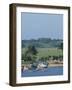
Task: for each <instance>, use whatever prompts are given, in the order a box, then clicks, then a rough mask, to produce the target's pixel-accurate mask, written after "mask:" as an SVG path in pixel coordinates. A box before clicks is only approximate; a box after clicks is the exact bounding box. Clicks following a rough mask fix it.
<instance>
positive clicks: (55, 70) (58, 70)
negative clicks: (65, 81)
mask: <svg viewBox="0 0 72 90" xmlns="http://www.w3.org/2000/svg"><path fill="white" fill-rule="evenodd" d="M54 75H63V67H62V66H61V67H48V68H45V69H43V70H27V71H24V72H22V74H21V76H22V77H33V76H54Z"/></svg>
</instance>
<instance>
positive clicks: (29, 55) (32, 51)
mask: <svg viewBox="0 0 72 90" xmlns="http://www.w3.org/2000/svg"><path fill="white" fill-rule="evenodd" d="M37 53H38V52H37V49H36V48H35V46H34V45H32V46H31V45H29V46H28V49H27V50H26V52H25V54H24V55H23V59H24V60H25V61H32V62H33V61H35V60H36V55H37Z"/></svg>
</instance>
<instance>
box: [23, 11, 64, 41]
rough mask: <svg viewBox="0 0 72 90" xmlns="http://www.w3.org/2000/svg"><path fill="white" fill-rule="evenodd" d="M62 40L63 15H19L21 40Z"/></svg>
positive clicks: (24, 13) (26, 13)
mask: <svg viewBox="0 0 72 90" xmlns="http://www.w3.org/2000/svg"><path fill="white" fill-rule="evenodd" d="M38 38H51V39H63V15H62V14H50V13H49V14H48V13H28V12H22V13H21V39H22V40H30V39H38Z"/></svg>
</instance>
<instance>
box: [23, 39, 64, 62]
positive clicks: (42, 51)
mask: <svg viewBox="0 0 72 90" xmlns="http://www.w3.org/2000/svg"><path fill="white" fill-rule="evenodd" d="M37 60H38V61H48V60H63V42H62V40H59V39H57V40H56V39H53V40H52V39H50V38H39V39H38V40H34V39H32V40H22V62H25V63H26V62H27V63H33V62H36V61H37Z"/></svg>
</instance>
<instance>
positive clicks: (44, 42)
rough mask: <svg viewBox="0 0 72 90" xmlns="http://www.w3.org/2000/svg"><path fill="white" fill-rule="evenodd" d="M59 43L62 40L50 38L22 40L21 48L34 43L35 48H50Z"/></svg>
mask: <svg viewBox="0 0 72 90" xmlns="http://www.w3.org/2000/svg"><path fill="white" fill-rule="evenodd" d="M61 43H63V40H61V39H51V38H39V39H31V40H22V48H25V47H28V46H29V45H34V46H35V47H37V48H52V47H59V45H60V44H61Z"/></svg>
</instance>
